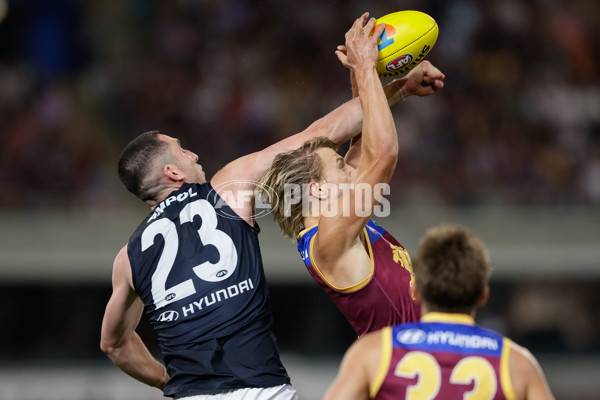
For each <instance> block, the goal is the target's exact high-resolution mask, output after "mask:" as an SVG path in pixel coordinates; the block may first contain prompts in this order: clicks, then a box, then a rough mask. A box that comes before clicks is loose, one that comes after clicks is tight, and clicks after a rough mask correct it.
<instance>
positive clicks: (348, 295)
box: [298, 220, 420, 336]
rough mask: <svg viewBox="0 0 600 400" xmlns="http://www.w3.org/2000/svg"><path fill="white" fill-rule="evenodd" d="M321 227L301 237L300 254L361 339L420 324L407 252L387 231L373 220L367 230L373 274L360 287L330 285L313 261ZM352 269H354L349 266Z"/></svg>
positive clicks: (365, 230) (305, 231) (313, 275)
mask: <svg viewBox="0 0 600 400" xmlns="http://www.w3.org/2000/svg"><path fill="white" fill-rule="evenodd" d="M318 229H319V226H318V225H315V226H313V227H312V228H309V229H306V230H304V231H302V232H300V234H299V235H298V251H299V252H300V255H301V256H302V259H303V260H304V263H305V265H306V268H307V269H308V272H310V274H311V275H312V277H313V279H314V280H315V281H317V283H318V284H319V285H321V286H322V287H323V288H324V289H325V291H326V292H327V294H328V295H329V297H331V299H332V300H333V302H334V303H335V305H336V306H337V307H338V309H339V310H340V311H341V312H342V314H344V316H345V317H346V319H347V320H348V322H350V325H352V327H353V328H354V330H355V331H356V333H357V334H358V335H359V336H362V335H364V334H365V333H367V332H371V331H374V330H377V329H380V328H383V327H385V326H389V325H394V324H399V323H403V322H413V321H418V320H419V316H420V307H419V306H418V305H417V304H416V303H415V302H414V301H413V300H412V298H411V293H410V287H411V284H412V280H413V274H412V265H411V262H410V257H409V256H408V252H407V251H406V249H405V248H404V247H403V246H402V245H401V244H400V243H399V242H398V241H397V240H396V239H395V238H394V237H393V236H392V235H391V234H390V233H389V232H387V231H386V230H385V229H383V228H382V227H381V226H379V225H378V224H377V223H375V222H374V221H373V220H370V221H369V222H368V223H367V225H366V226H365V228H364V231H363V232H364V235H365V237H366V239H367V246H368V250H369V258H370V259H371V273H370V274H369V276H368V277H367V278H366V279H365V280H364V281H363V282H360V283H359V284H357V285H354V286H351V287H347V288H339V287H335V286H334V285H332V284H330V283H329V282H328V281H327V279H326V278H325V276H324V275H323V274H322V273H321V271H320V270H319V268H318V266H317V265H316V264H315V262H314V260H313V258H312V244H313V242H314V238H315V236H316V235H317V233H318ZM348 267H349V268H352V266H351V265H349V266H348Z"/></svg>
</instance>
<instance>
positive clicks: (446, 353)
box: [370, 313, 515, 400]
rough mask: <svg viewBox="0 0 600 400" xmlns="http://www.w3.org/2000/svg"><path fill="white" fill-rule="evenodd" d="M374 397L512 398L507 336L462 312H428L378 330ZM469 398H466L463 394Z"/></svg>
mask: <svg viewBox="0 0 600 400" xmlns="http://www.w3.org/2000/svg"><path fill="white" fill-rule="evenodd" d="M382 336H383V339H382V341H383V343H382V346H383V347H382V356H381V363H380V365H379V369H378V371H377V376H376V378H375V380H374V382H373V384H372V386H371V388H370V391H371V396H372V398H374V399H376V400H391V399H432V400H433V399H463V398H469V399H473V400H477V399H495V400H500V399H514V398H515V395H514V389H513V386H512V382H511V378H510V373H509V367H508V356H509V351H510V340H509V339H507V338H505V337H503V336H502V335H500V334H498V333H496V332H493V331H490V330H486V329H483V328H480V327H478V326H476V325H474V321H473V319H472V318H471V317H470V316H468V315H465V314H444V313H428V314H426V315H425V316H423V318H422V320H421V322H418V323H411V324H402V325H396V326H393V327H388V328H385V329H384V330H383V331H382ZM467 395H468V397H465V396H467Z"/></svg>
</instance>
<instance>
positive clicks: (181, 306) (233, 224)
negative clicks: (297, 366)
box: [127, 182, 290, 396]
mask: <svg viewBox="0 0 600 400" xmlns="http://www.w3.org/2000/svg"><path fill="white" fill-rule="evenodd" d="M258 233H259V229H258V226H256V227H252V226H250V225H248V224H247V223H246V222H245V221H244V220H242V219H240V218H239V217H237V218H236V214H235V213H234V212H233V210H231V208H229V206H228V205H227V204H226V203H225V201H224V200H223V199H222V198H221V197H220V196H219V195H218V194H217V193H216V191H214V190H213V188H212V186H211V185H210V183H208V182H207V183H204V184H184V185H183V186H182V187H181V188H180V189H179V190H177V191H175V192H173V193H171V194H170V195H169V196H168V197H167V198H166V199H165V200H163V201H162V202H161V203H159V204H158V206H157V207H156V208H155V209H154V211H153V212H152V213H150V214H149V215H148V216H147V217H146V219H145V220H144V222H142V224H140V226H139V227H138V228H137V230H136V231H135V232H134V234H133V235H132V236H131V238H130V240H129V244H128V249H127V250H128V255H129V261H130V262H131V270H132V276H133V285H134V288H135V291H136V293H137V294H138V295H139V296H140V298H141V299H142V301H143V302H144V306H145V311H146V314H147V316H148V317H149V320H150V323H151V325H152V326H153V328H154V330H155V332H156V334H157V337H158V342H159V344H160V346H161V350H162V353H163V356H164V361H165V364H166V365H167V370H168V372H169V375H170V376H171V379H170V380H169V382H168V383H167V385H166V387H165V395H167V396H174V395H181V394H192V393H196V392H202V391H208V390H211V389H228V388H242V387H270V386H277V385H281V384H285V383H289V382H290V381H289V378H288V376H287V373H286V371H285V369H284V368H283V366H282V364H281V362H280V361H279V354H278V349H277V345H276V342H275V337H274V334H273V330H272V325H273V320H272V314H271V306H270V303H269V295H268V291H267V285H266V281H265V277H264V271H263V266H262V259H261V255H260V249H259V244H258Z"/></svg>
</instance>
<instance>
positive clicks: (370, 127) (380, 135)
mask: <svg viewBox="0 0 600 400" xmlns="http://www.w3.org/2000/svg"><path fill="white" fill-rule="evenodd" d="M355 74H356V76H357V82H358V86H359V93H360V101H361V104H362V108H363V113H364V116H363V134H362V140H361V141H362V146H361V153H362V158H363V161H365V162H367V163H369V162H388V161H389V162H394V163H395V161H394V160H392V159H394V158H395V157H397V154H398V137H397V135H396V127H395V124H394V119H393V117H392V113H391V112H390V109H389V107H388V104H387V99H386V97H385V94H384V92H383V88H382V86H381V83H380V80H379V76H378V75H377V72H376V70H375V68H365V69H358V70H356V71H355ZM388 156H389V157H388ZM365 157H366V159H365Z"/></svg>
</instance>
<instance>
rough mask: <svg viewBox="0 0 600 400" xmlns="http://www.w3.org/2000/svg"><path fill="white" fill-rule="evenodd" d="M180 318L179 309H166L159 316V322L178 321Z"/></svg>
mask: <svg viewBox="0 0 600 400" xmlns="http://www.w3.org/2000/svg"><path fill="white" fill-rule="evenodd" d="M177 318H179V313H178V312H177V311H165V312H164V313H162V314H160V315H159V316H158V321H159V322H173V321H177Z"/></svg>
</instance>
